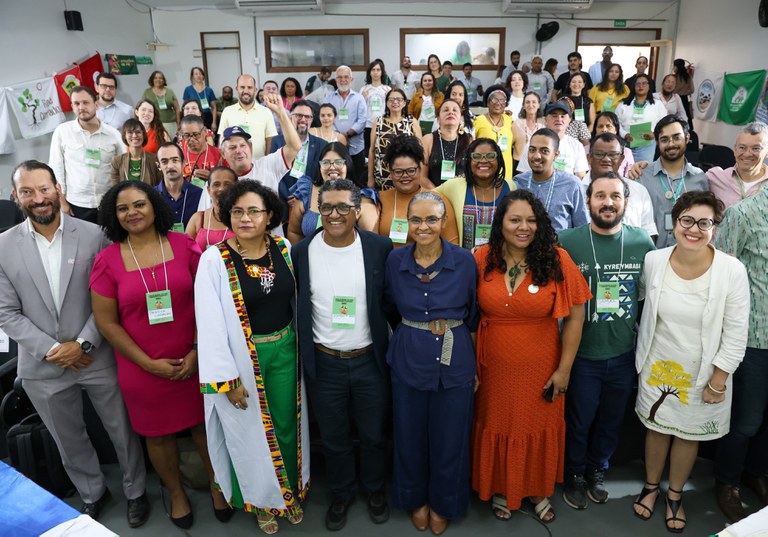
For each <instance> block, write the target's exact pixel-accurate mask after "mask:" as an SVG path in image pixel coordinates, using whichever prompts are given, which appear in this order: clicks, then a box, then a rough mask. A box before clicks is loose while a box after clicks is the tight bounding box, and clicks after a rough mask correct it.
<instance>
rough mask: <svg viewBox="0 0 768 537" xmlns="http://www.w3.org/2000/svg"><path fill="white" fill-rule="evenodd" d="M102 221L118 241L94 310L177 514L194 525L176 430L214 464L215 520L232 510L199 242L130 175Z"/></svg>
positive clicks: (102, 272) (95, 284) (104, 260)
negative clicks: (198, 287) (216, 415)
mask: <svg viewBox="0 0 768 537" xmlns="http://www.w3.org/2000/svg"><path fill="white" fill-rule="evenodd" d="M99 223H100V224H101V226H102V228H103V229H104V233H105V235H106V236H107V237H108V238H109V239H110V240H111V241H113V243H114V244H112V245H111V246H109V247H107V248H105V249H104V250H102V251H101V252H100V253H99V254H98V255H97V256H96V259H95V261H94V264H93V270H92V272H91V281H90V285H91V297H92V302H93V316H94V318H95V320H96V325H97V326H98V328H99V330H100V331H101V333H102V334H104V337H105V338H106V339H107V340H108V341H109V343H110V344H111V345H112V346H113V347H114V349H115V356H116V357H117V379H118V384H119V385H120V389H121V391H122V392H123V397H124V398H125V404H126V407H127V409H128V416H129V417H130V419H131V424H132V425H133V428H134V430H135V431H136V432H137V433H139V434H141V435H144V436H146V440H147V451H148V452H149V458H150V460H151V461H152V465H153V466H154V467H155V470H156V471H157V473H158V474H159V475H160V478H161V479H162V481H163V484H164V485H165V486H166V487H167V488H168V490H169V492H170V496H171V512H170V517H171V521H172V522H173V523H174V524H175V525H177V526H178V527H181V528H185V529H186V528H189V527H190V526H191V525H192V508H191V506H190V504H189V499H188V498H187V495H186V493H185V492H184V488H183V487H182V485H181V472H180V471H179V458H178V449H177V445H176V433H177V432H179V431H182V430H185V429H190V432H191V434H192V438H193V439H194V441H195V444H196V446H197V450H198V452H199V453H200V456H201V458H202V460H203V462H204V464H205V466H206V469H207V470H208V474H209V476H210V481H211V495H212V500H213V505H214V510H215V513H216V517H217V518H219V519H220V520H223V519H225V518H226V519H228V518H229V516H231V513H232V511H231V510H230V509H229V506H228V505H227V502H226V500H225V499H224V497H223V496H222V495H221V492H218V491H217V490H216V489H215V488H214V487H213V470H212V468H211V462H210V459H209V457H208V450H207V447H206V437H205V426H204V424H203V397H202V395H201V394H200V391H199V382H198V378H197V344H196V341H197V334H196V331H195V313H194V304H193V296H194V295H193V281H194V277H195V273H196V272H197V264H198V261H199V259H200V249H199V248H198V247H197V245H196V244H195V242H194V241H193V240H192V239H190V238H189V237H187V236H186V235H184V234H182V233H171V232H169V231H170V229H171V226H172V225H173V215H172V213H171V209H170V207H168V205H167V204H166V203H165V202H164V201H163V199H162V198H161V197H160V194H159V193H158V192H157V191H156V190H155V189H153V188H152V187H151V186H149V185H147V184H145V183H141V182H138V181H125V182H122V183H119V184H117V185H115V186H114V187H112V188H111V189H110V190H109V191H108V192H107V193H106V194H105V195H104V198H103V199H102V200H101V205H100V206H99Z"/></svg>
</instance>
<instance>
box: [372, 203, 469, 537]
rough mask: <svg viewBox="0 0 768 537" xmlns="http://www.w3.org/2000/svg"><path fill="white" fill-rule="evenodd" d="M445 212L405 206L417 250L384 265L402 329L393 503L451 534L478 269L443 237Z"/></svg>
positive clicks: (464, 439)
mask: <svg viewBox="0 0 768 537" xmlns="http://www.w3.org/2000/svg"><path fill="white" fill-rule="evenodd" d="M445 222H446V216H445V204H444V202H443V200H442V199H441V198H440V196H438V195H437V194H435V193H433V192H422V193H420V194H417V195H416V196H414V197H413V199H412V200H411V202H410V203H409V204H408V222H407V224H408V234H409V235H410V236H411V237H412V238H413V240H414V242H413V244H409V245H408V246H405V247H403V248H399V249H397V250H395V251H393V252H392V253H391V254H390V255H389V258H388V259H387V267H386V277H385V282H386V283H385V285H386V288H385V289H386V290H385V293H386V294H385V296H386V300H388V301H389V302H390V303H391V305H393V306H394V307H395V308H397V311H398V313H399V314H400V316H401V318H402V320H401V322H400V323H399V324H398V325H397V326H396V328H395V333H394V336H393V337H392V341H391V342H390V344H389V349H388V351H387V362H388V363H389V365H390V367H391V369H392V400H393V410H394V444H395V465H394V466H395V469H394V478H393V487H392V488H393V492H392V497H393V504H394V505H395V507H398V508H400V509H403V510H406V511H411V512H412V516H411V519H412V521H413V524H414V526H416V528H417V529H419V530H420V531H424V530H426V529H427V527H429V528H430V529H431V530H432V533H433V534H435V535H439V534H441V533H442V532H443V531H445V528H446V527H447V525H448V520H449V519H456V518H460V517H462V516H463V515H464V514H465V512H466V510H467V505H468V503H469V433H470V427H471V420H472V400H473V394H474V387H475V373H476V368H475V349H474V336H475V331H476V330H477V325H478V320H479V313H478V308H477V297H476V286H477V265H476V264H475V262H474V259H473V258H472V255H471V254H470V252H469V251H468V250H464V249H462V248H461V247H459V246H456V245H454V244H451V243H449V242H447V241H445V240H442V239H441V238H440V233H441V231H442V229H443V227H444V226H445Z"/></svg>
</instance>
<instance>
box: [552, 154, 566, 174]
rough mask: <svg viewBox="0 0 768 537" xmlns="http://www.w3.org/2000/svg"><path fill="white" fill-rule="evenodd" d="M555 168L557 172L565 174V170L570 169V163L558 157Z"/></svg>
mask: <svg viewBox="0 0 768 537" xmlns="http://www.w3.org/2000/svg"><path fill="white" fill-rule="evenodd" d="M554 166H555V169H556V170H558V171H561V172H564V171H565V169H566V168H567V167H568V162H567V161H566V160H565V159H564V158H562V157H558V158H556V159H555V165H554Z"/></svg>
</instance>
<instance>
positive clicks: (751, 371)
mask: <svg viewBox="0 0 768 537" xmlns="http://www.w3.org/2000/svg"><path fill="white" fill-rule="evenodd" d="M766 417H768V349H755V348H752V347H747V351H746V352H745V353H744V361H743V362H741V365H739V368H738V369H737V370H736V372H735V373H734V374H733V404H732V406H731V432H729V433H728V434H727V435H725V436H724V437H723V438H721V439H720V442H719V443H718V445H717V455H716V457H715V478H716V479H717V480H718V481H720V482H721V483H724V484H726V485H739V483H740V482H741V473H742V471H743V470H746V471H748V472H749V473H751V474H755V475H765V474H766V473H768V423H767V422H768V420H766Z"/></svg>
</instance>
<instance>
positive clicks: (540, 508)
mask: <svg viewBox="0 0 768 537" xmlns="http://www.w3.org/2000/svg"><path fill="white" fill-rule="evenodd" d="M533 512H534V513H536V516H537V517H539V520H541V521H542V522H544V523H545V524H549V523H550V522H554V521H555V518H557V517H556V516H555V510H554V509H552V504H551V503H550V502H549V498H544V499H543V500H541V501H540V502H539V503H537V504H536V505H534V506H533ZM547 513H552V518H550V519H547Z"/></svg>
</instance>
